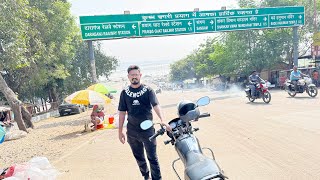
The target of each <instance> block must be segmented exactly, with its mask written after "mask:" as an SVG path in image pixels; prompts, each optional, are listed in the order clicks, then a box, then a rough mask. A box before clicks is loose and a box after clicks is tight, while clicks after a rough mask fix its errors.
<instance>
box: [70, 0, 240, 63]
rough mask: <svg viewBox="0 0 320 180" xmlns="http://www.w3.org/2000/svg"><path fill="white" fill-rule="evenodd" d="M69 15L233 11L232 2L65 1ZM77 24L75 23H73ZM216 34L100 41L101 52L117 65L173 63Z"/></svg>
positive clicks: (209, 0)
mask: <svg viewBox="0 0 320 180" xmlns="http://www.w3.org/2000/svg"><path fill="white" fill-rule="evenodd" d="M69 2H70V3H71V4H72V7H71V13H72V14H73V15H74V16H76V17H79V16H92V15H111V14H123V13H124V11H126V10H129V11H130V13H131V14H140V13H160V12H182V11H193V10H194V8H199V10H200V11H203V10H220V9H221V7H222V6H226V8H227V9H236V8H237V1H236V0H222V1H218V0H69ZM77 21H78V22H77V23H79V20H77ZM215 35H217V34H216V33H206V34H192V35H180V36H164V37H152V38H137V39H116V40H103V41H101V43H102V49H103V51H104V52H105V54H106V55H108V56H115V57H116V58H117V59H119V60H120V62H137V61H139V62H141V61H150V62H152V61H169V62H172V61H176V60H180V59H182V58H184V57H186V56H187V55H188V54H190V53H191V52H192V51H193V50H194V49H197V48H198V46H199V45H200V44H201V43H203V42H204V40H205V39H206V38H207V37H212V36H215Z"/></svg>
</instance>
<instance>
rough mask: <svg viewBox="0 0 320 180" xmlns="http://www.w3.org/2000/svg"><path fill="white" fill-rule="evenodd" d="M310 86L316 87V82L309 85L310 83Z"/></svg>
mask: <svg viewBox="0 0 320 180" xmlns="http://www.w3.org/2000/svg"><path fill="white" fill-rule="evenodd" d="M309 87H316V85H315V84H309V85H308V88H309Z"/></svg>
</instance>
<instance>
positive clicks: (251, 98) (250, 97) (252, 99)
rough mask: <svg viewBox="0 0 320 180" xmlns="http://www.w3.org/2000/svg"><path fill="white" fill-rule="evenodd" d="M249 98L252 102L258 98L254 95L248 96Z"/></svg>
mask: <svg viewBox="0 0 320 180" xmlns="http://www.w3.org/2000/svg"><path fill="white" fill-rule="evenodd" d="M248 99H249V101H250V102H254V100H256V98H253V97H252V96H248Z"/></svg>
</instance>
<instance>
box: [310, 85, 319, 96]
mask: <svg viewBox="0 0 320 180" xmlns="http://www.w3.org/2000/svg"><path fill="white" fill-rule="evenodd" d="M307 93H308V95H309V96H310V97H316V96H317V95H318V89H317V88H316V87H314V86H311V87H309V88H308V89H307Z"/></svg>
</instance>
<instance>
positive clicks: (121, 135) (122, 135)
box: [119, 132, 126, 144]
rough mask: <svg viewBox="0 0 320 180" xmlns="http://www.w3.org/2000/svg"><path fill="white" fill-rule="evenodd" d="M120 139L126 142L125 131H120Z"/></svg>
mask: <svg viewBox="0 0 320 180" xmlns="http://www.w3.org/2000/svg"><path fill="white" fill-rule="evenodd" d="M119 140H120V142H121V143H122V144H124V143H125V142H126V136H125V135H124V133H123V132H119Z"/></svg>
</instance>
